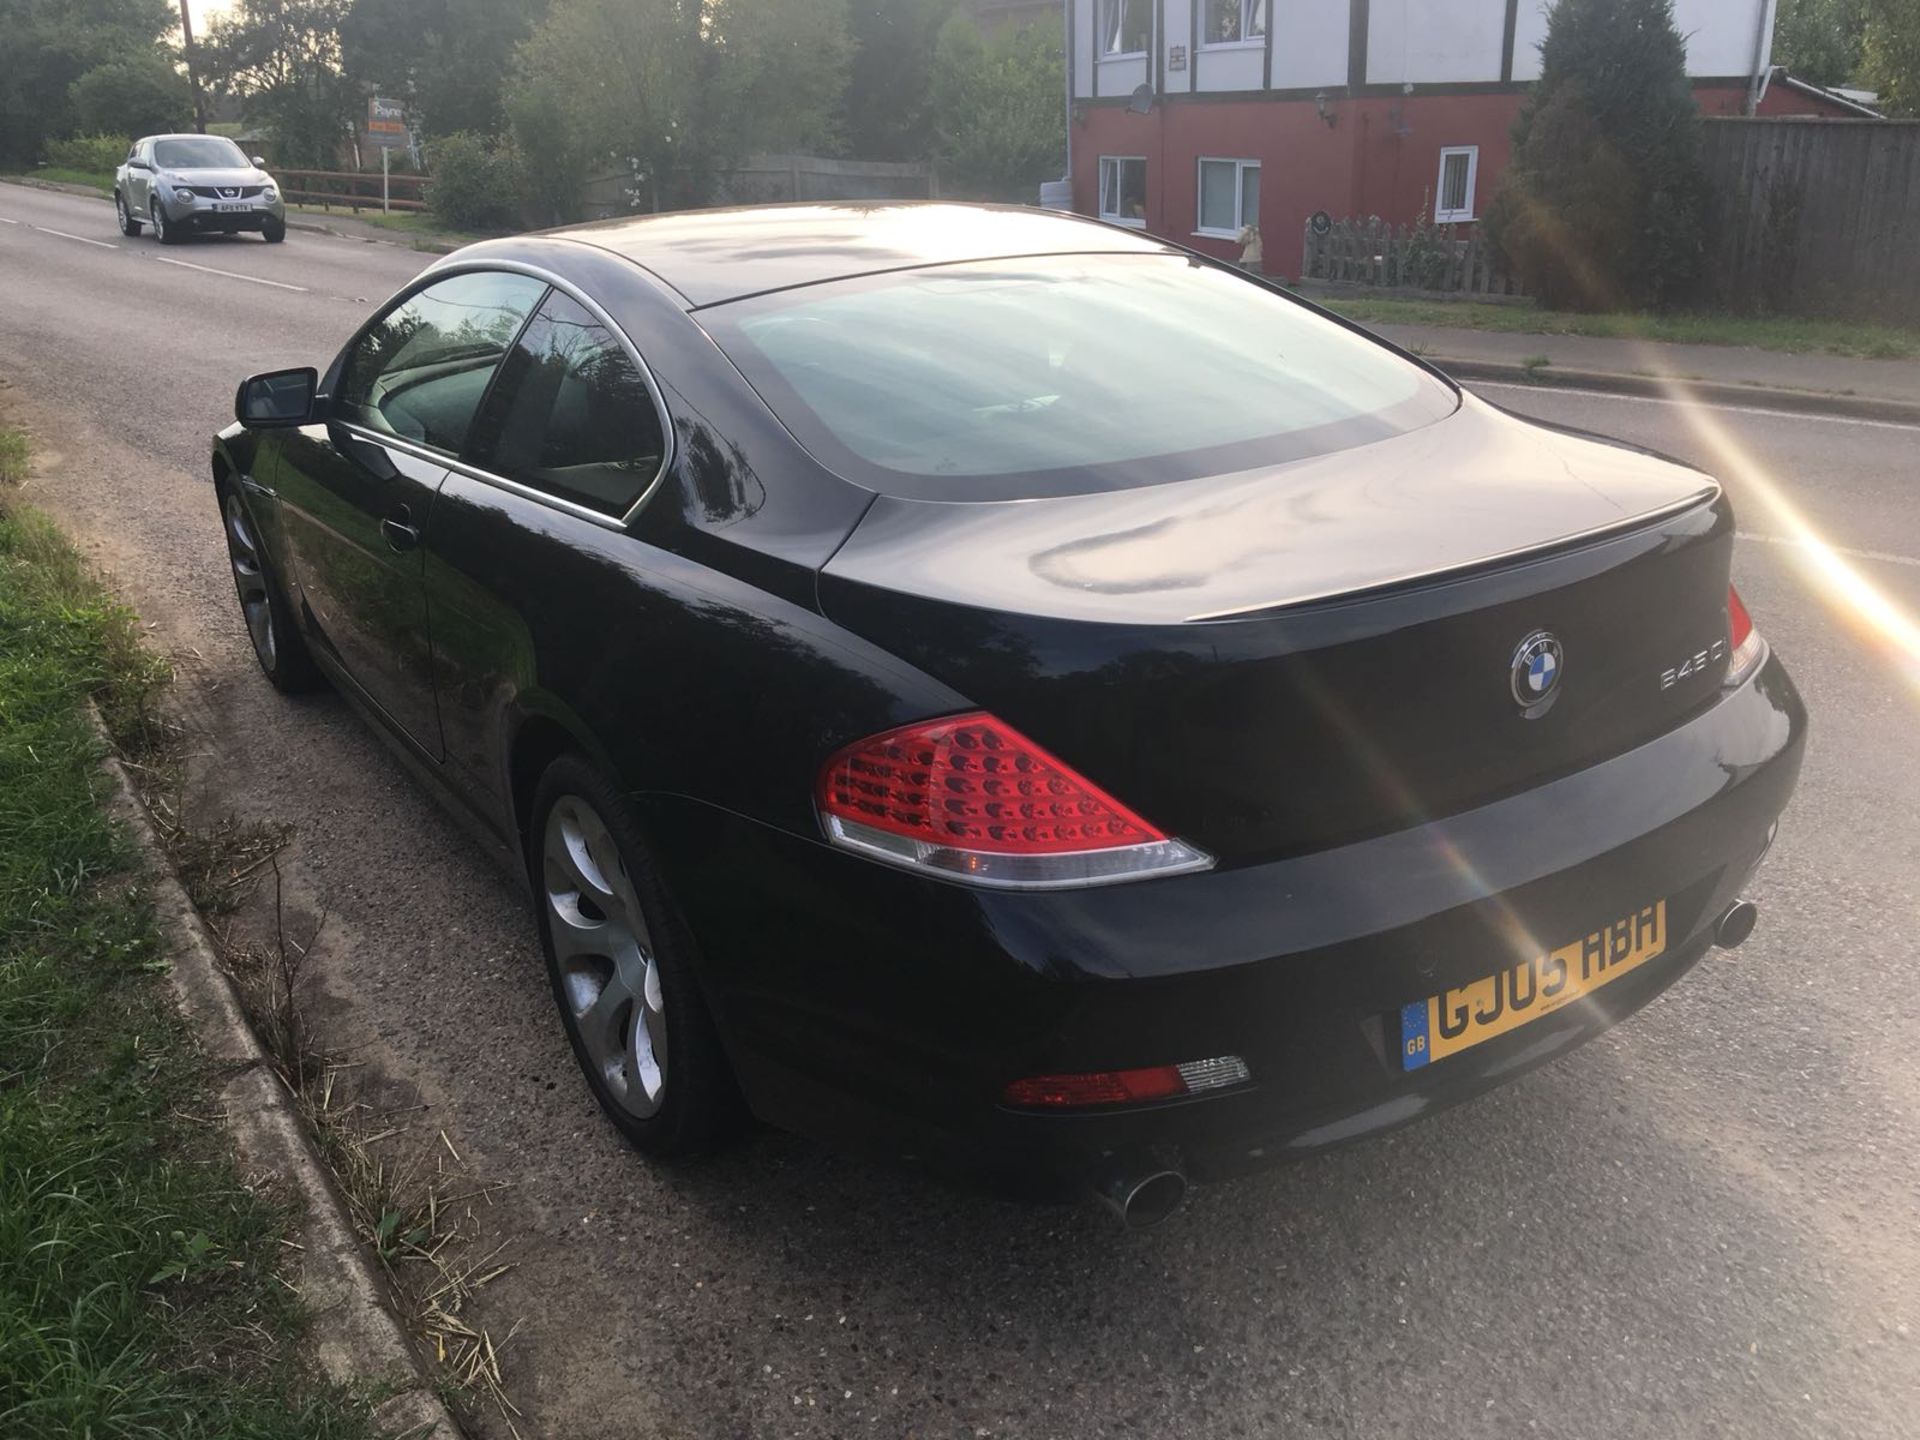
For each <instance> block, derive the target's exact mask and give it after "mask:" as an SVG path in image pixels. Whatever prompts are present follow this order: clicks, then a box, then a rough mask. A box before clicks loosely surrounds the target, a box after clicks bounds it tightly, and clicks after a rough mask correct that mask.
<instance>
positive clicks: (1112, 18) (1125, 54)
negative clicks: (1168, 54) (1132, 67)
mask: <svg viewBox="0 0 1920 1440" xmlns="http://www.w3.org/2000/svg"><path fill="white" fill-rule="evenodd" d="M1130 3H1134V0H1095V4H1096V6H1097V7H1098V9H1097V10H1096V12H1095V13H1096V15H1097V16H1098V18H1099V19H1100V20H1101V22H1102V23H1101V26H1100V37H1099V39H1100V52H1099V54H1097V55H1096V56H1094V59H1095V60H1136V59H1139V58H1140V57H1141V56H1144V55H1145V54H1146V53H1147V51H1148V50H1150V49H1151V48H1152V47H1153V12H1154V5H1155V4H1156V3H1157V0H1144V3H1145V4H1146V6H1147V43H1146V44H1145V45H1142V46H1141V47H1140V48H1139V49H1138V50H1109V49H1107V48H1106V47H1107V44H1108V41H1109V38H1111V41H1112V43H1113V44H1115V45H1118V44H1119V43H1120V35H1121V31H1122V30H1123V29H1124V28H1125V21H1126V10H1127V6H1128V5H1129V4H1130Z"/></svg>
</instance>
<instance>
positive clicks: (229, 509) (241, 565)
mask: <svg viewBox="0 0 1920 1440" xmlns="http://www.w3.org/2000/svg"><path fill="white" fill-rule="evenodd" d="M223 509H224V511H225V515H226V521H227V558H228V560H229V561H230V562H231V563H232V565H233V588H234V589H235V590H237V591H238V592H239V594H240V611H241V613H242V614H243V615H245V616H246V619H247V633H248V634H249V635H251V636H252V637H253V648H254V650H255V651H256V652H258V654H259V656H260V658H261V660H263V661H264V662H265V663H266V666H267V669H268V670H272V669H273V663H274V660H275V658H276V656H275V646H274V640H273V597H272V595H271V594H270V593H269V591H268V588H267V576H266V571H265V570H263V569H262V568H261V564H260V547H259V545H258V544H256V543H255V541H254V538H253V525H252V522H251V521H250V520H249V519H248V517H247V510H246V507H245V506H244V505H242V504H241V503H240V497H239V496H238V495H229V496H227V503H226V505H225V506H224V507H223Z"/></svg>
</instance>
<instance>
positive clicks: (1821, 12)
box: [1773, 0, 1867, 85]
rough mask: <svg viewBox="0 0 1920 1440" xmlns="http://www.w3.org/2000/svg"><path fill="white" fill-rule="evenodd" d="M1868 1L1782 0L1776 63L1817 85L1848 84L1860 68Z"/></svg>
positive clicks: (1775, 33) (1776, 32)
mask: <svg viewBox="0 0 1920 1440" xmlns="http://www.w3.org/2000/svg"><path fill="white" fill-rule="evenodd" d="M1866 24H1867V6H1866V0H1780V11H1779V16H1778V18H1777V19H1776V20H1775V22H1774V27H1773V63H1774V64H1776V65H1784V66H1786V67H1787V69H1788V70H1789V71H1791V72H1792V73H1793V74H1794V75H1795V76H1796V77H1797V78H1799V79H1801V80H1811V81H1812V82H1813V83H1814V84H1815V85H1845V84H1847V83H1848V82H1849V81H1851V80H1852V79H1853V78H1854V76H1855V75H1856V74H1857V73H1858V71H1859V69H1860V50H1861V40H1862V38H1863V32H1864V31H1865V29H1866Z"/></svg>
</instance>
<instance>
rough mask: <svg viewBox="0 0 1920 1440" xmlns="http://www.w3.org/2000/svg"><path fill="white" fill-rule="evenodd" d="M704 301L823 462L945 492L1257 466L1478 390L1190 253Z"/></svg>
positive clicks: (1419, 417)
mask: <svg viewBox="0 0 1920 1440" xmlns="http://www.w3.org/2000/svg"><path fill="white" fill-rule="evenodd" d="M699 319H700V321H701V323H702V324H703V325H704V326H706V327H707V329H708V330H709V332H710V333H711V334H712V335H713V336H714V338H715V340H716V342H717V343H718V344H719V345H720V346H721V348H722V349H723V350H725V351H726V352H727V354H728V355H729V356H730V357H731V358H732V359H733V361H734V363H735V364H736V365H738V366H739V368H740V370H741V372H742V373H743V374H745V375H746V377H747V379H748V380H749V382H751V383H752V384H753V386H754V387H755V388H756V389H757V390H758V391H759V392H760V394H761V395H762V397H763V398H764V399H765V400H766V401H767V403H768V404H769V405H770V406H772V408H773V410H774V412H775V413H776V414H778V415H779V416H780V418H781V419H782V421H784V422H785V424H786V425H787V427H788V428H789V429H790V430H791V431H792V432H793V433H794V434H795V435H796V436H797V437H798V438H799V440H800V442H801V443H802V444H803V445H805V446H806V447H807V448H808V449H809V450H810V451H811V452H812V453H813V454H814V455H815V457H816V458H818V459H820V460H821V461H822V462H823V463H825V464H827V465H828V466H830V467H831V468H833V469H835V470H837V471H839V472H840V473H841V474H843V475H845V476H846V477H847V478H848V479H850V480H854V481H856V482H857V483H860V484H863V485H866V486H868V487H869V488H871V489H875V490H879V491H882V492H883V493H889V494H897V495H912V496H919V497H923V498H934V499H942V500H1002V499H1013V498H1024V497H1030V496H1041V495H1060V494H1079V493H1086V492H1089V491H1097V490H1113V489H1122V488H1126V487H1130V486H1136V485H1152V484H1161V483H1165V482H1168V481H1173V480H1185V479H1192V478H1195V477H1197V476H1200V475H1208V474H1220V473H1224V472H1227V471H1234V470H1245V469H1252V468H1255V467H1258V466H1263V465H1272V464H1279V463H1283V462H1285V461H1288V460H1297V459H1302V458H1305V457H1308V456H1313V455H1322V454H1326V453H1329V452H1331V451H1335V450H1341V449H1346V448H1349V447H1351V446H1355V445H1362V444H1366V443H1368V442H1370V441H1373V440H1380V439H1385V438H1387V437H1389V436H1392V435H1398V434H1403V433H1405V432H1406V431H1408V430H1412V429H1416V428H1418V427H1420V426H1422V425H1427V424H1431V423H1432V422H1433V421H1435V420H1438V419H1440V418H1442V417H1443V416H1446V415H1448V414H1451V413H1452V411H1453V410H1454V408H1455V407H1456V405H1457V404H1458V396H1457V395H1456V393H1455V392H1454V391H1453V389H1452V388H1451V387H1450V386H1448V385H1446V384H1445V383H1443V382H1442V381H1440V380H1438V379H1436V378H1434V377H1433V376H1432V375H1431V374H1429V373H1428V372H1427V371H1425V370H1423V369H1421V368H1420V367H1419V366H1418V365H1414V364H1411V363H1409V362H1408V361H1406V360H1403V359H1401V358H1400V357H1399V356H1397V355H1395V354H1393V352H1392V351H1390V350H1388V349H1386V348H1385V347H1384V346H1381V345H1378V344H1375V343H1373V342H1372V341H1370V340H1367V339H1365V338H1363V337H1361V336H1359V335H1356V334H1354V333H1353V332H1351V331H1349V330H1347V329H1345V328H1343V327H1342V326H1340V325H1338V324H1336V323H1334V322H1333V321H1330V320H1328V319H1326V318H1324V317H1322V316H1320V315H1317V314H1315V313H1314V312H1313V311H1311V310H1309V309H1307V308H1306V307H1304V306H1302V305H1299V304H1296V303H1295V302H1293V301H1291V300H1289V299H1287V298H1286V297H1284V296H1282V295H1280V294H1277V293H1275V292H1274V291H1272V290H1269V289H1267V288H1266V287H1265V286H1263V285H1260V284H1257V283H1255V282H1253V281H1251V280H1249V279H1247V278H1245V277H1244V276H1241V275H1237V274H1235V273H1234V272H1232V271H1230V270H1225V269H1222V268H1220V267H1217V266H1213V265H1208V264H1204V263H1201V262H1199V261H1196V260H1193V259H1191V258H1189V257H1186V256H1181V255H1173V254H1165V255H1068V256H1048V257H1043V258H1037V259H1017V260H993V261H981V262H974V263H968V264H962V265H949V266H940V267H933V268H927V269H921V270H908V271H896V272H893V273H890V274H885V275H872V276H863V277H860V278H858V279H852V280H843V281H836V282H833V283H830V284H825V285H814V286H806V287H802V288H798V289H793V290H785V291H780V292H777V293H773V294H768V295H761V296H755V297H751V298H749V299H745V300H739V301H733V302H731V303H728V304H725V305H719V306H713V307H709V308H707V309H705V310H702V311H701V312H700V314H699Z"/></svg>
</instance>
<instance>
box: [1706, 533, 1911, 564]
mask: <svg viewBox="0 0 1920 1440" xmlns="http://www.w3.org/2000/svg"><path fill="white" fill-rule="evenodd" d="M1734 538H1735V539H1736V540H1752V541H1754V542H1756V543H1757V544H1761V545H1789V546H1797V547H1801V548H1804V547H1805V546H1806V545H1807V543H1808V542H1807V541H1805V540H1800V539H1796V538H1795V537H1794V536H1792V535H1756V534H1754V533H1753V532H1752V531H1750V530H1736V531H1734ZM1826 548H1827V549H1829V550H1831V551H1832V552H1833V553H1834V554H1836V555H1844V556H1846V557H1847V558H1848V559H1849V560H1878V561H1880V562H1882V563H1883V564H1887V565H1915V566H1920V556H1914V555H1895V554H1892V553H1891V552H1889V551H1886V550H1853V549H1849V548H1848V547H1847V546H1845V545H1828V546H1827V547H1826Z"/></svg>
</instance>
